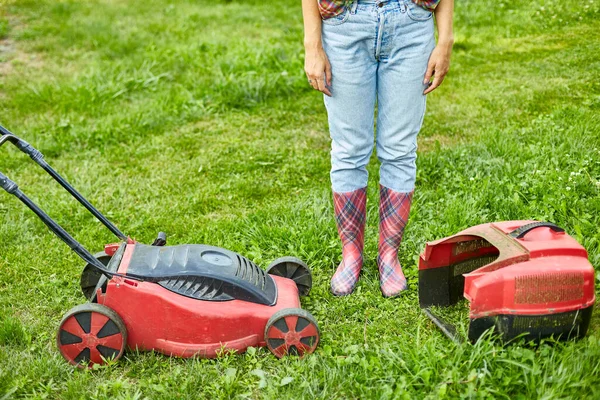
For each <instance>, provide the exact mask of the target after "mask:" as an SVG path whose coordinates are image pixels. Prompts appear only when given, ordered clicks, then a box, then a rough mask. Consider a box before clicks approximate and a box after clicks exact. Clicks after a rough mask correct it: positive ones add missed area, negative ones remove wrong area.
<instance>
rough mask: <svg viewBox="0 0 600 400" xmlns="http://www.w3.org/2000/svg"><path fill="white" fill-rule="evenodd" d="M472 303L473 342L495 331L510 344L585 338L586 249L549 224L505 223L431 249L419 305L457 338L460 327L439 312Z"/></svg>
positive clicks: (423, 262)
mask: <svg viewBox="0 0 600 400" xmlns="http://www.w3.org/2000/svg"><path fill="white" fill-rule="evenodd" d="M463 296H464V297H466V298H467V300H468V301H469V303H470V304H469V306H470V318H469V319H470V323H469V332H468V337H469V340H470V341H471V342H475V341H477V340H478V339H479V338H480V337H481V335H482V334H483V333H484V332H485V331H487V330H488V329H490V328H494V329H495V333H496V334H498V336H499V337H500V338H501V339H502V340H504V341H510V340H511V339H514V338H516V337H524V338H525V339H528V340H539V339H541V338H546V337H550V336H554V337H555V338H558V339H563V340H564V339H569V338H582V337H583V336H585V334H586V332H587V330H588V327H589V324H590V320H591V318H592V308H593V306H594V303H595V300H596V297H595V291H594V267H593V266H592V265H591V264H590V262H589V261H588V256H587V252H586V250H585V249H584V248H583V246H581V245H580V244H579V243H577V241H576V240H575V239H573V238H572V237H571V236H569V235H567V234H566V233H565V231H564V229H562V228H560V227H558V226H556V225H555V224H552V223H549V222H539V221H507V222H496V223H491V224H483V225H478V226H474V227H471V228H469V229H466V230H464V231H462V232H459V233H457V234H456V235H453V236H450V237H447V238H444V239H440V240H437V241H435V242H431V243H427V245H426V247H425V250H424V251H423V253H422V254H421V258H420V260H419V302H420V304H421V307H422V308H423V311H424V312H425V314H426V315H427V316H428V317H429V318H430V319H431V320H432V321H433V322H434V323H435V324H436V325H437V326H438V327H439V328H440V329H441V330H442V331H443V332H444V333H445V334H446V335H448V336H449V337H450V338H451V339H453V340H454V341H456V342H460V341H461V338H460V337H459V336H458V335H457V333H456V329H455V327H454V326H452V325H451V324H448V323H447V322H446V321H444V320H443V319H442V318H441V317H439V316H437V315H436V314H434V312H433V311H432V310H431V308H430V307H431V306H440V307H447V306H451V305H453V304H456V303H457V302H458V301H459V300H460V299H461V298H462V297H463Z"/></svg>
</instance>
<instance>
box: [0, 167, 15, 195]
mask: <svg viewBox="0 0 600 400" xmlns="http://www.w3.org/2000/svg"><path fill="white" fill-rule="evenodd" d="M0 187H1V188H2V189H4V190H6V191H7V192H8V193H10V194H15V192H16V191H17V189H19V187H18V186H17V184H16V183H14V182H13V181H11V180H10V179H9V178H8V177H7V176H6V175H4V174H3V173H2V172H0Z"/></svg>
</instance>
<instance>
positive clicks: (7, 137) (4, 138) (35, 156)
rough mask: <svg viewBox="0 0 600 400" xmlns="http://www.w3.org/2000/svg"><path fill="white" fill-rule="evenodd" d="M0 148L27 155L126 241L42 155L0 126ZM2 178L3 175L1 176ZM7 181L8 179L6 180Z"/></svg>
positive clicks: (123, 235) (122, 234)
mask: <svg viewBox="0 0 600 400" xmlns="http://www.w3.org/2000/svg"><path fill="white" fill-rule="evenodd" d="M0 135H1V136H0V146H2V145H3V144H4V143H5V142H11V143H12V144H14V145H15V146H16V147H17V148H18V149H19V150H21V151H22V152H23V153H25V154H27V155H28V156H29V157H31V159H32V160H33V161H35V162H36V163H37V164H38V165H39V166H40V167H42V168H43V169H44V170H45V171H46V172H48V174H49V175H50V176H51V177H52V178H54V180H55V181H57V182H58V183H59V184H60V185H61V186H62V187H63V188H64V189H65V190H66V191H67V192H69V193H70V194H71V195H72V196H73V197H75V199H76V200H77V201H78V202H79V203H80V204H81V205H83V206H84V207H85V208H86V209H87V210H88V211H89V212H91V213H92V215H94V217H96V218H97V219H98V220H99V221H100V222H102V224H103V225H104V226H106V227H107V228H108V229H109V230H110V231H111V232H112V233H113V234H115V235H116V236H117V237H118V238H119V239H120V240H126V239H127V235H125V234H124V233H123V232H121V231H120V230H119V228H117V227H116V226H115V225H114V224H113V223H112V222H110V221H109V220H108V219H107V218H106V217H105V216H104V215H102V213H100V211H98V210H97V209H96V208H95V207H94V206H93V205H92V204H91V203H90V202H89V201H87V200H86V199H85V198H84V197H83V196H82V195H81V194H80V193H79V192H77V191H76V190H75V188H73V186H71V185H70V184H69V183H68V182H67V181H66V180H65V179H63V177H62V176H60V175H59V174H58V173H57V172H56V171H54V169H52V167H51V166H50V165H48V163H47V162H46V160H44V155H43V154H42V153H41V152H40V151H39V150H37V149H35V148H34V147H33V146H32V145H30V144H29V143H27V142H26V141H24V140H23V139H20V138H18V137H17V136H15V135H14V134H12V133H11V132H10V131H9V130H8V129H6V128H4V127H3V126H2V125H0ZM2 176H4V175H2ZM7 179H8V178H7Z"/></svg>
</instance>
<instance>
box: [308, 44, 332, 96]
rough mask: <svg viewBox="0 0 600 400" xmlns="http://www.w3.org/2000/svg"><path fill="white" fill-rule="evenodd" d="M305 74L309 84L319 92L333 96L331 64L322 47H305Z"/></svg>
mask: <svg viewBox="0 0 600 400" xmlns="http://www.w3.org/2000/svg"><path fill="white" fill-rule="evenodd" d="M305 47H306V51H305V58H304V72H306V77H307V78H308V83H309V84H310V85H311V86H312V87H313V88H314V89H315V90H318V91H319V92H323V93H324V94H326V95H327V96H331V91H330V89H329V88H330V86H331V64H329V59H328V58H327V54H325V50H324V49H323V47H322V46H321V45H316V46H305Z"/></svg>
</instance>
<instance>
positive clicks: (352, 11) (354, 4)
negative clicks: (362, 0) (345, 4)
mask: <svg viewBox="0 0 600 400" xmlns="http://www.w3.org/2000/svg"><path fill="white" fill-rule="evenodd" d="M356 7H358V0H353V1H352V5H351V6H350V14H356Z"/></svg>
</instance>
